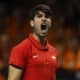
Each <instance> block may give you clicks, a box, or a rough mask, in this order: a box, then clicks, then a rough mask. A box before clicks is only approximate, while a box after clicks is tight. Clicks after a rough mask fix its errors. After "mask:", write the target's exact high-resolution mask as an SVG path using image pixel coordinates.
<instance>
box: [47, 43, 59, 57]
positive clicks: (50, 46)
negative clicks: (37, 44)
mask: <svg viewBox="0 0 80 80" xmlns="http://www.w3.org/2000/svg"><path fill="white" fill-rule="evenodd" d="M48 46H49V49H50V50H51V51H52V52H54V53H55V54H56V56H58V55H59V52H58V50H57V48H56V47H55V46H53V45H51V44H49V45H48Z"/></svg>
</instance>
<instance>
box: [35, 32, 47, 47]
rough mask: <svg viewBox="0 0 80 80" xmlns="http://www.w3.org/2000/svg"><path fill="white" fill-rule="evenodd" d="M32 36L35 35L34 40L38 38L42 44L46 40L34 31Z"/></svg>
mask: <svg viewBox="0 0 80 80" xmlns="http://www.w3.org/2000/svg"><path fill="white" fill-rule="evenodd" d="M33 36H34V37H35V39H36V40H38V41H39V42H40V43H41V44H42V45H43V46H45V43H46V40H45V37H44V36H39V35H37V34H35V33H33Z"/></svg>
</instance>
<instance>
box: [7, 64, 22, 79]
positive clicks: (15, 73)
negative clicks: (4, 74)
mask: <svg viewBox="0 0 80 80" xmlns="http://www.w3.org/2000/svg"><path fill="white" fill-rule="evenodd" d="M8 72H9V73H8V80H21V75H22V69H19V68H16V67H14V66H12V65H9V71H8Z"/></svg>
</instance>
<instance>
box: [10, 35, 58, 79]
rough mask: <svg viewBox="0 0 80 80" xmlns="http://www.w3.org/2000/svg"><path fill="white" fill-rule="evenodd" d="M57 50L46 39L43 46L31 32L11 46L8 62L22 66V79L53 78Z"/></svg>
mask: <svg viewBox="0 0 80 80" xmlns="http://www.w3.org/2000/svg"><path fill="white" fill-rule="evenodd" d="M57 57H58V52H57V50H56V49H55V48H54V47H52V46H51V45H50V44H49V43H48V41H47V43H46V46H45V47H43V46H42V45H41V44H40V42H39V41H37V40H36V39H35V38H34V37H33V35H32V34H30V36H29V37H28V38H27V39H25V40H24V41H22V42H21V43H20V44H19V45H17V46H16V47H14V48H13V50H12V53H11V56H10V60H9V64H13V65H15V66H17V67H20V68H23V70H24V73H23V79H22V80H54V75H55V71H56V68H57Z"/></svg>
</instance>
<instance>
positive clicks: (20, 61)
mask: <svg viewBox="0 0 80 80" xmlns="http://www.w3.org/2000/svg"><path fill="white" fill-rule="evenodd" d="M25 61H26V60H25V50H24V48H21V47H15V48H13V49H12V51H11V55H10V58H9V64H12V65H15V66H17V67H21V68H24V65H25Z"/></svg>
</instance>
